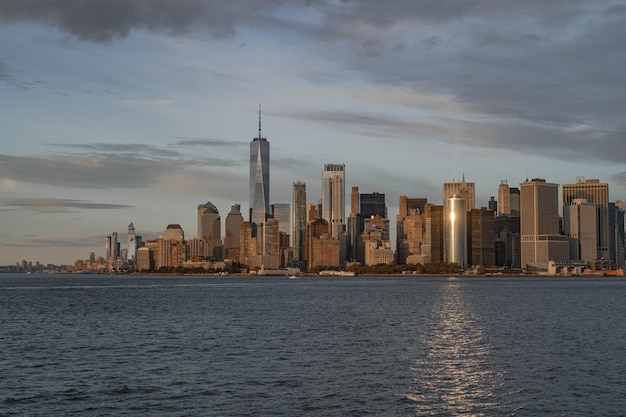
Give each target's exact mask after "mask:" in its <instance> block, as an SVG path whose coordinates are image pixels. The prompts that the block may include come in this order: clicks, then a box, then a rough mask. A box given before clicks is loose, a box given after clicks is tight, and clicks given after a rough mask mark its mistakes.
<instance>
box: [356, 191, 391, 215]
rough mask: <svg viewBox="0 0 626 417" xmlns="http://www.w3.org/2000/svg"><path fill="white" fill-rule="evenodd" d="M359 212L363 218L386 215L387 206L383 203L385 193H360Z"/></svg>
mask: <svg viewBox="0 0 626 417" xmlns="http://www.w3.org/2000/svg"><path fill="white" fill-rule="evenodd" d="M359 207H360V211H359V214H360V215H361V216H362V217H363V218H369V217H372V216H380V217H383V218H386V217H387V206H386V205H385V194H381V193H377V192H374V193H371V194H366V193H364V194H361V195H360V199H359Z"/></svg>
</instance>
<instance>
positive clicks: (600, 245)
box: [563, 177, 609, 259]
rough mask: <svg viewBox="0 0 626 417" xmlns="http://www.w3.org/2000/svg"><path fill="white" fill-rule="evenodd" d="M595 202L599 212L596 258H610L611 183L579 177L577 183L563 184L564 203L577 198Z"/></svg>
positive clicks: (569, 202) (570, 202)
mask: <svg viewBox="0 0 626 417" xmlns="http://www.w3.org/2000/svg"><path fill="white" fill-rule="evenodd" d="M581 198H582V199H585V200H587V202H588V203H591V204H594V205H595V206H596V210H597V212H598V225H597V227H598V236H597V239H598V242H597V244H596V246H597V255H596V259H609V184H607V183H601V182H600V180H597V179H585V178H582V177H581V178H578V179H577V182H576V184H563V204H564V205H565V204H572V202H573V201H574V200H575V199H581Z"/></svg>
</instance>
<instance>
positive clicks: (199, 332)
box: [0, 274, 626, 416]
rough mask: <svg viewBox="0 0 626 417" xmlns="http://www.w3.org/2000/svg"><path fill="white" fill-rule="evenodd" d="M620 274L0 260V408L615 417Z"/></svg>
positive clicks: (625, 344) (621, 386) (8, 411)
mask: <svg viewBox="0 0 626 417" xmlns="http://www.w3.org/2000/svg"><path fill="white" fill-rule="evenodd" d="M625 319H626V280H623V279H622V280H620V279H589V280H585V279H562V278H561V279H550V278H543V279H530V278H440V277H436V278H415V277H411V278H409V277H397V278H365V277H357V278H301V279H298V280H290V279H287V278H282V277H274V278H272V277H268V278H243V277H220V278H217V277H135V276H132V277H129V276H69V275H68V276H38V275H11V274H3V275H0V415H1V416H38V415H41V416H71V415H80V416H108V415H115V416H199V415H207V416H367V415H370V416H458V415H467V416H538V415H541V416H592V415H597V416H618V415H624V413H625V412H626V411H625V410H626V322H625Z"/></svg>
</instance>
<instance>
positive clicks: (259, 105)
mask: <svg viewBox="0 0 626 417" xmlns="http://www.w3.org/2000/svg"><path fill="white" fill-rule="evenodd" d="M259 140H261V103H259Z"/></svg>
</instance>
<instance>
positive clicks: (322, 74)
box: [0, 0, 626, 265]
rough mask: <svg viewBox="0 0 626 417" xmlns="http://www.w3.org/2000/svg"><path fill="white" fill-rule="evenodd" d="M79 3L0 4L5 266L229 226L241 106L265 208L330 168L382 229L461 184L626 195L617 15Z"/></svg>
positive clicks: (430, 7) (487, 5)
mask: <svg viewBox="0 0 626 417" xmlns="http://www.w3.org/2000/svg"><path fill="white" fill-rule="evenodd" d="M82 4H84V5H87V6H88V7H78V6H77V5H75V4H74V3H72V2H67V3H63V2H59V3H56V4H54V5H48V3H46V2H43V1H41V2H40V1H31V2H28V3H25V2H14V3H3V4H0V36H2V39H3V42H2V44H1V45H0V114H2V118H1V120H2V127H3V130H2V140H1V141H0V187H1V188H0V190H1V193H0V224H2V232H1V233H0V264H2V265H5V264H14V263H15V262H17V261H19V260H21V259H26V260H32V261H37V260H39V261H41V262H43V263H72V262H73V261H74V260H76V259H84V258H86V257H87V256H88V254H89V252H95V253H96V254H97V255H104V239H105V237H106V236H107V235H110V234H111V232H118V234H119V235H120V236H122V235H124V236H125V232H126V229H127V227H128V225H129V224H130V223H131V222H132V223H133V224H134V226H135V228H136V230H137V234H138V235H142V236H143V237H144V239H150V238H154V237H156V236H158V235H159V234H161V233H162V232H163V230H164V229H165V227H166V226H167V225H168V224H170V223H177V224H180V225H181V226H182V228H183V230H184V231H185V233H186V234H187V235H189V236H193V235H194V231H195V230H196V222H197V217H196V210H197V206H198V205H200V204H204V203H206V202H211V203H212V204H214V205H215V206H216V207H217V209H218V210H219V213H220V215H221V217H222V219H224V218H225V217H226V215H227V214H228V212H229V209H230V207H231V206H232V205H234V204H241V205H242V213H244V217H246V218H247V215H246V214H247V213H248V207H247V205H248V200H249V176H248V174H249V155H250V152H249V146H250V140H251V138H253V137H254V136H255V133H256V123H257V120H258V106H259V103H261V104H262V108H263V136H264V137H267V140H268V141H269V142H270V143H271V148H272V149H271V159H270V164H271V175H270V180H269V181H270V183H271V195H270V203H272V204H273V203H288V202H291V201H292V194H291V193H292V184H293V182H296V181H302V182H304V183H306V191H307V202H318V200H319V199H320V198H321V193H322V190H321V175H322V174H321V173H322V170H323V167H324V165H325V164H327V163H340V164H345V166H346V178H345V186H346V189H348V190H349V189H351V187H353V186H358V187H359V189H360V191H361V192H363V193H373V192H380V193H385V194H386V203H387V206H388V208H389V214H388V217H389V218H390V219H394V218H395V215H396V214H397V213H398V198H399V196H400V195H406V196H408V197H424V198H428V201H429V202H433V203H436V204H442V203H443V202H442V199H441V185H442V183H444V182H449V181H452V180H457V181H458V180H460V179H461V177H462V175H465V177H466V179H467V180H468V181H471V182H474V183H475V184H476V190H475V191H476V195H475V202H476V203H475V204H476V206H477V207H481V206H486V205H487V202H488V200H489V197H490V196H496V197H497V195H498V194H497V190H498V186H499V185H500V181H501V180H507V181H508V183H509V185H510V186H512V187H517V186H518V184H519V183H521V182H523V181H524V180H525V179H526V178H544V179H546V180H547V181H548V182H550V183H557V184H571V183H575V182H576V178H577V177H586V178H599V179H600V180H601V181H602V182H607V183H609V184H610V195H609V199H610V200H611V201H615V200H624V199H626V167H625V166H624V155H625V154H626V126H625V122H624V120H623V114H624V113H625V110H626V98H624V96H623V93H622V91H623V90H624V87H626V71H624V70H625V69H626V56H624V54H623V47H622V45H621V43H622V42H621V40H622V39H624V38H625V36H624V35H626V33H625V32H626V24H625V23H626V2H623V1H606V2H605V1H600V2H594V3H593V4H588V2H583V1H577V0H573V1H555V2H550V4H543V2H523V3H520V2H506V1H505V2H501V3H496V4H494V3H492V2H487V1H480V0H477V1H472V2H458V3H446V4H445V5H444V4H441V3H439V2H430V1H416V2H412V3H404V2H386V3H378V2H369V1H364V2H351V1H347V2H342V3H336V2H330V1H328V2H327V1H313V2H307V3H306V4H307V5H305V3H299V2H281V1H278V2H274V3H272V4H271V5H266V4H260V5H259V4H257V3H252V2H248V1H243V2H240V3H237V4H236V5H233V4H231V3H230V2H221V1H211V2H209V1H206V2H195V1H184V0H183V1H180V2H176V3H169V2H162V1H156V0H154V1H150V0H137V1H128V2H115V3H114V4H113V3H109V2H95V1H93V2H92V1H85V2H83V3H82ZM105 16H106V18H105ZM559 194H560V191H559ZM346 211H348V212H349V209H348V207H346Z"/></svg>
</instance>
